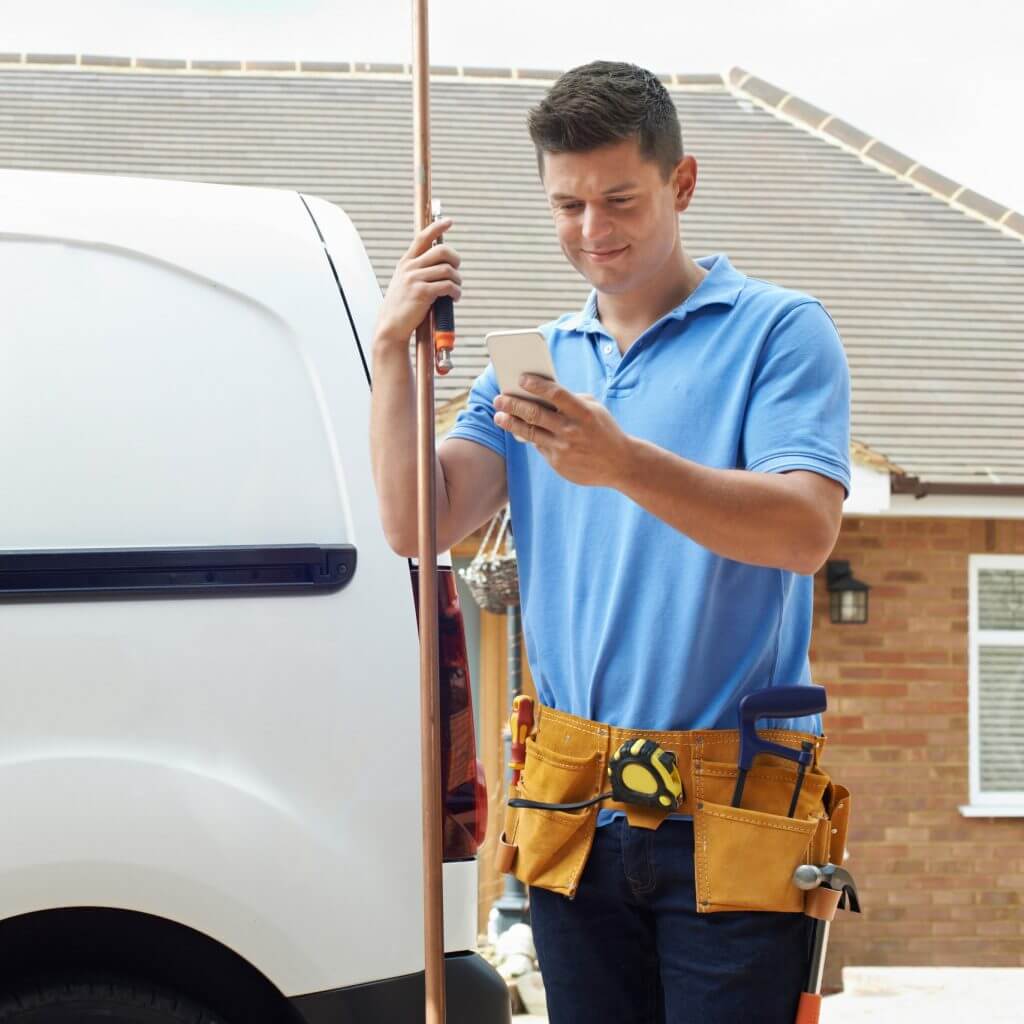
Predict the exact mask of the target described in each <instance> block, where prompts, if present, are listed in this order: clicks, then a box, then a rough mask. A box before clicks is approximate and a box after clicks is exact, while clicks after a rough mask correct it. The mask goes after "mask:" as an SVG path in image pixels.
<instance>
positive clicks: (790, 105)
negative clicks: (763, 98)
mask: <svg viewBox="0 0 1024 1024" xmlns="http://www.w3.org/2000/svg"><path fill="white" fill-rule="evenodd" d="M779 112H780V113H783V114H785V115H786V116H787V117H792V118H795V119H796V120H797V121H802V122H803V123H804V124H806V125H809V126H810V127H811V128H817V127H818V125H820V124H821V122H822V121H824V120H826V118H827V117H828V111H825V110H822V109H821V107H816V106H814V104H813V103H808V102H807V101H806V100H802V99H800V98H799V97H798V96H790V97H789V99H788V100H786V102H785V103H783V104H782V106H781V107H779Z"/></svg>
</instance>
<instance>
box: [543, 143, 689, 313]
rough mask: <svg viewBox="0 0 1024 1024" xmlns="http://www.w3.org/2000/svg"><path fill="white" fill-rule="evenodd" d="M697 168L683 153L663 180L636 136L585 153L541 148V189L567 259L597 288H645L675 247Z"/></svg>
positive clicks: (615, 290)
mask: <svg viewBox="0 0 1024 1024" xmlns="http://www.w3.org/2000/svg"><path fill="white" fill-rule="evenodd" d="M696 177H697V166H696V163H695V161H694V160H693V158H692V157H686V158H684V159H683V160H682V161H680V163H679V164H678V165H677V167H676V169H675V170H674V171H673V173H672V174H671V175H670V176H669V180H668V181H665V180H664V178H663V177H662V173H661V169H660V167H659V166H658V164H657V163H655V162H654V161H653V160H645V159H644V158H643V157H642V156H641V155H640V148H639V146H638V144H637V142H636V140H635V139H626V140H625V141H623V142H618V143H615V144H614V145H610V146H603V147H601V148H600V149H595V150H591V151H590V152H587V153H545V154H544V188H545V191H546V192H547V196H548V202H549V203H550V205H551V212H552V215H553V216H554V220H555V228H556V230H557V232H558V241H559V243H560V244H561V246H562V252H564V253H565V256H566V259H568V260H569V262H570V263H571V264H572V265H573V266H574V267H575V268H576V269H577V270H578V271H579V272H580V273H581V274H582V275H583V276H584V277H585V278H586V279H587V280H588V281H589V282H590V283H591V284H592V285H593V286H594V287H595V288H596V289H597V290H598V291H599V292H605V293H607V294H620V293H626V292H630V291H633V290H634V289H636V288H640V287H643V286H644V285H645V284H646V283H647V282H648V281H650V280H651V279H652V278H653V277H654V276H655V275H656V274H657V273H658V272H659V271H660V270H661V269H662V267H664V265H665V262H666V260H668V258H669V257H670V256H671V254H672V253H673V251H674V250H675V248H676V246H677V245H678V244H679V214H680V212H681V211H682V210H684V209H685V208H686V207H687V205H689V201H690V196H691V195H692V194H693V187H694V185H695V184H696Z"/></svg>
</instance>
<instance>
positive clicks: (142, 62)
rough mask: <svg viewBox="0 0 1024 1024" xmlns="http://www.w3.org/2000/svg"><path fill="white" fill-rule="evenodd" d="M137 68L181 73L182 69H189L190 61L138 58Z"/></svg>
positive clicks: (165, 58) (136, 61)
mask: <svg viewBox="0 0 1024 1024" xmlns="http://www.w3.org/2000/svg"><path fill="white" fill-rule="evenodd" d="M135 66H136V67H137V68H152V69H161V70H166V71H175V70H179V71H180V70H181V69H183V68H187V67H188V61H187V60H178V59H177V58H168V57H136V58H135Z"/></svg>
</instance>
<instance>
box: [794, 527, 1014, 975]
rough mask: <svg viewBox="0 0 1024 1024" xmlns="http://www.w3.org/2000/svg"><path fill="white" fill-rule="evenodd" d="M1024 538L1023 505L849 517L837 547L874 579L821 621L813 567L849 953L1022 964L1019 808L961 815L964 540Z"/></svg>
mask: <svg viewBox="0 0 1024 1024" xmlns="http://www.w3.org/2000/svg"><path fill="white" fill-rule="evenodd" d="M985 553H997V554H1024V521H1015V520H978V519H973V520H972V519H927V518H921V519H919V518H905V519H890V518H885V519H881V518H869V517H864V518H860V519H856V518H853V519H847V520H844V524H843V530H842V534H841V535H840V538H839V541H838V543H837V545H836V548H835V551H834V553H833V555H832V557H833V558H841V559H848V560H849V561H850V564H851V569H852V570H853V574H854V575H855V576H856V577H857V578H858V579H861V580H863V581H864V582H866V583H869V584H870V585H871V595H870V611H869V622H868V623H867V624H866V625H863V626H854V625H847V626H836V625H832V623H831V622H830V621H829V609H828V593H827V591H826V589H825V578H824V577H825V573H824V570H822V572H821V573H820V574H819V576H818V578H817V580H816V590H815V617H814V633H813V638H812V645H811V663H812V666H813V673H814V677H815V681H816V682H819V683H822V684H824V685H825V686H827V687H828V691H829V713H828V715H827V716H826V720H825V727H826V732H827V733H828V736H829V745H828V748H827V749H826V756H825V762H824V763H825V766H826V767H827V768H828V769H829V770H830V771H831V772H832V773H833V774H834V775H835V777H836V778H837V779H838V780H840V781H842V782H843V783H844V784H845V785H846V786H847V787H848V788H849V789H850V790H851V793H852V807H853V814H852V822H851V827H850V834H849V838H848V842H847V848H848V850H849V853H850V859H849V861H848V862H847V866H848V867H849V869H850V870H851V872H852V873H853V874H854V877H855V878H856V879H857V883H858V888H859V890H860V892H861V896H862V903H863V913H862V915H861V916H860V918H859V919H858V918H857V917H856V916H854V915H839V917H838V919H837V923H836V926H835V928H834V929H833V932H832V942H831V945H830V956H829V962H828V970H827V974H826V978H825V986H826V988H830V989H835V988H838V987H839V984H840V968H841V967H842V966H843V965H844V964H845V965H855V964H866V965H885V964H900V965H960V966H1024V913H1022V903H1024V900H1022V897H1021V893H1022V891H1024V818H965V817H963V816H962V815H961V814H960V813H959V812H958V809H957V808H958V806H959V805H960V804H966V803H967V802H968V796H969V794H968V723H967V713H968V703H967V701H968V692H967V672H968V669H967V659H968V647H967V645H968V637H967V623H968V595H967V588H968V565H967V559H968V555H970V554H985Z"/></svg>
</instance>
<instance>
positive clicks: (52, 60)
mask: <svg viewBox="0 0 1024 1024" xmlns="http://www.w3.org/2000/svg"><path fill="white" fill-rule="evenodd" d="M25 60H26V62H27V63H29V64H77V63H78V58H77V57H76V56H75V55H74V54H73V53H27V54H25Z"/></svg>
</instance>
